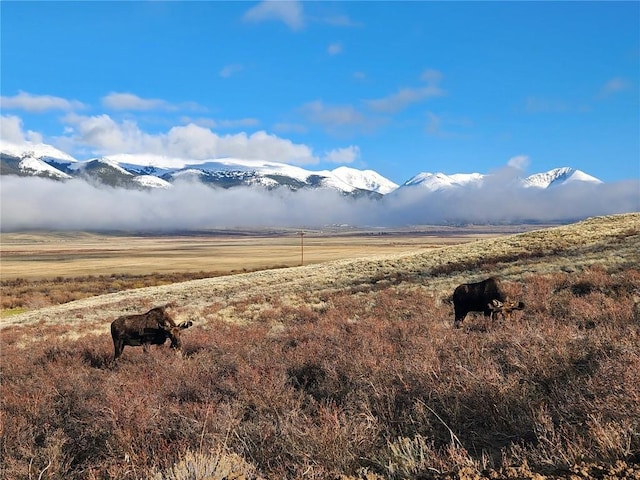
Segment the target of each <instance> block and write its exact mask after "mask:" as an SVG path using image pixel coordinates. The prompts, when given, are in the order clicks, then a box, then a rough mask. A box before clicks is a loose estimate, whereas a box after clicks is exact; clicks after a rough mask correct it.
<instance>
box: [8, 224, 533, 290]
mask: <svg viewBox="0 0 640 480" xmlns="http://www.w3.org/2000/svg"><path fill="white" fill-rule="evenodd" d="M533 228H536V227H531V226H515V227H489V228H488V227H464V228H463V227H459V228H455V227H449V228H446V227H431V228H427V227H422V228H416V229H404V230H387V229H352V228H335V229H327V230H322V231H317V230H308V231H304V235H303V236H302V237H301V235H300V232H298V231H289V230H274V231H260V230H256V231H236V230H230V231H210V232H199V233H167V234H160V235H134V234H126V233H111V234H97V233H85V232H57V233H43V232H29V233H2V234H0V246H1V247H0V260H1V270H0V274H1V276H2V280H13V279H16V278H24V279H45V278H55V277H58V276H61V277H70V276H82V275H110V274H131V275H145V274H146V275H148V274H152V273H167V272H199V271H207V272H218V273H232V272H242V271H254V270H263V269H267V268H273V267H294V266H299V265H301V264H302V263H304V264H307V265H308V264H314V263H321V262H326V261H330V260H339V259H343V258H357V257H366V256H369V255H377V254H393V253H398V252H402V251H407V250H416V249H422V248H425V249H428V248H433V247H439V246H444V245H454V244H459V243H466V242H469V241H473V240H477V239H481V238H490V237H496V236H500V235H506V234H511V233H517V232H522V231H526V230H531V229H533ZM537 228H540V227H537Z"/></svg>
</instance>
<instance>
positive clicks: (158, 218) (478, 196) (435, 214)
mask: <svg viewBox="0 0 640 480" xmlns="http://www.w3.org/2000/svg"><path fill="white" fill-rule="evenodd" d="M0 200H1V214H2V217H1V221H2V230H3V231H5V232H7V231H17V230H26V229H56V230H76V229H83V230H143V231H144V230H148V231H170V230H180V229H184V230H190V229H206V228H250V227H267V226H270V227H322V226H326V225H336V224H337V225H342V224H348V225H355V226H378V227H399V226H407V225H419V224H460V223H474V224H501V223H523V222H531V223H537V222H539V223H545V222H571V221H575V220H579V219H583V218H586V217H589V216H596V215H608V214H616V213H626V212H635V211H640V180H630V181H625V182H619V183H607V184H604V183H602V184H592V183H575V184H567V185H562V186H561V187H557V188H549V189H544V190H539V189H527V188H521V187H519V186H516V185H515V184H513V183H511V182H509V178H505V177H501V176H500V175H496V176H495V178H493V179H492V180H491V181H487V182H484V183H482V184H481V185H479V186H475V187H474V188H468V189H466V188H459V189H448V190H441V191H435V192H434V191H428V190H426V189H421V188H402V189H398V190H397V191H395V192H392V193H391V194H388V195H386V196H385V197H384V198H382V199H372V198H351V197H346V196H344V195H342V194H340V193H339V192H337V191H332V190H328V189H318V190H299V191H291V190H289V189H287V188H278V189H275V190H266V189H261V188H246V187H236V188H231V189H217V188H211V187H209V186H207V185H204V184H202V183H199V182H176V183H175V184H174V188H171V189H166V190H165V189H152V190H128V189H120V188H111V187H106V186H96V185H93V184H90V183H87V182H85V181H82V180H70V181H67V182H64V183H63V182H56V181H52V180H48V179H43V178H37V177H15V176H3V177H2V192H1V197H0Z"/></svg>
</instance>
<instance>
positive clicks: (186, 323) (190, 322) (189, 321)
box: [178, 320, 193, 328]
mask: <svg viewBox="0 0 640 480" xmlns="http://www.w3.org/2000/svg"><path fill="white" fill-rule="evenodd" d="M191 325H193V322H192V321H191V320H187V321H186V322H182V323H181V324H180V325H178V327H180V328H189V327H190V326H191Z"/></svg>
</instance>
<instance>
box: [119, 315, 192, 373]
mask: <svg viewBox="0 0 640 480" xmlns="http://www.w3.org/2000/svg"><path fill="white" fill-rule="evenodd" d="M166 309H167V306H163V307H156V308H152V309H151V310H149V311H148V312H147V313H141V314H134V315H125V316H122V317H119V318H117V319H115V320H114V321H113V322H112V323H111V337H112V338H113V349H114V354H113V360H114V361H115V360H117V359H118V357H119V356H120V355H122V350H124V347H125V346H126V345H129V346H130V347H136V346H140V345H142V347H143V348H144V350H145V351H147V349H148V347H149V345H162V344H164V342H166V341H167V338H168V339H170V340H171V348H176V349H180V347H181V341H180V335H181V333H182V330H184V329H185V328H189V327H190V326H191V325H193V322H192V321H191V320H189V321H186V322H182V323H180V324H176V322H175V321H174V320H173V318H172V317H171V315H169V313H167V311H166Z"/></svg>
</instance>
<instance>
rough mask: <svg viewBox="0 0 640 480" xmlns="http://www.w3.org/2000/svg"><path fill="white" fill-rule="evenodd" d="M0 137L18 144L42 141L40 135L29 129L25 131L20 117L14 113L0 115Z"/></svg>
mask: <svg viewBox="0 0 640 480" xmlns="http://www.w3.org/2000/svg"><path fill="white" fill-rule="evenodd" d="M0 139H1V140H5V141H7V142H10V143H15V144H18V145H19V144H22V143H26V142H31V143H42V135H41V134H39V133H37V132H33V131H31V130H29V131H27V132H26V133H25V132H24V131H23V129H22V119H21V118H20V117H16V116H15V115H2V116H0Z"/></svg>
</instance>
